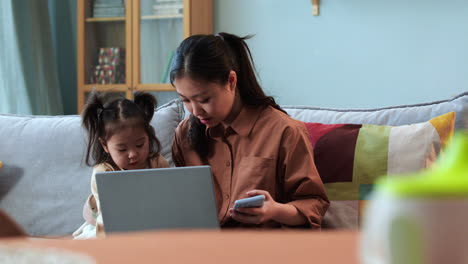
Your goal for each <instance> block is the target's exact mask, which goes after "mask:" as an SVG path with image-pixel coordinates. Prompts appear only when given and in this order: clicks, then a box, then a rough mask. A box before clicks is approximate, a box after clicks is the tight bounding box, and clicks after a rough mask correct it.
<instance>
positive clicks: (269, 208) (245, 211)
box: [229, 190, 279, 225]
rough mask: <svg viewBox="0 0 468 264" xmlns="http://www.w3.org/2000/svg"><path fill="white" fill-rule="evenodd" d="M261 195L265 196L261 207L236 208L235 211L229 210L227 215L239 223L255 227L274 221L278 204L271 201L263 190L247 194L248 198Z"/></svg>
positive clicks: (268, 194) (267, 193) (269, 196)
mask: <svg viewBox="0 0 468 264" xmlns="http://www.w3.org/2000/svg"><path fill="white" fill-rule="evenodd" d="M261 194H263V195H265V202H264V203H263V206H262V207H254V208H238V209H236V210H234V209H233V208H230V209H229V213H230V215H231V217H232V218H233V219H234V220H236V221H238V222H241V223H245V224H256V225H258V224H263V223H265V222H267V221H268V220H272V219H274V218H275V214H276V211H277V208H278V205H279V204H278V203H277V202H275V200H273V198H272V197H271V195H270V193H269V192H267V191H263V190H252V191H249V192H247V196H248V197H252V196H256V195H261Z"/></svg>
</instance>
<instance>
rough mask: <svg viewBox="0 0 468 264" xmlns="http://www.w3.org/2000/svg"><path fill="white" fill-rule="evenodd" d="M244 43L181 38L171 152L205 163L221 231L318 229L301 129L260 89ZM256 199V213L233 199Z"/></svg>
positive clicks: (317, 184) (180, 159) (320, 200)
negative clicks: (180, 105) (181, 109)
mask: <svg viewBox="0 0 468 264" xmlns="http://www.w3.org/2000/svg"><path fill="white" fill-rule="evenodd" d="M245 39H246V38H240V37H238V36H235V35H232V34H227V33H220V34H218V35H197V36H191V37H189V38H187V39H185V40H184V41H183V42H182V43H181V44H180V46H179V48H178V49H177V51H176V54H175V57H174V61H173V64H172V67H171V73H170V77H171V82H172V84H173V85H174V86H175V88H176V90H177V93H178V94H179V96H180V97H181V99H182V101H183V102H184V104H185V107H186V108H187V110H188V111H189V112H190V113H191V114H192V115H191V116H190V117H189V118H187V119H186V120H183V121H182V122H181V123H180V124H179V126H178V128H177V130H176V135H175V139H174V143H173V146H172V155H173V160H174V163H175V164H176V165H177V166H195V165H210V166H211V169H212V172H213V177H214V183H215V194H216V200H217V206H218V219H219V221H220V224H221V226H222V227H310V228H314V229H319V228H320V227H321V221H322V217H323V215H324V214H325V211H326V210H327V208H328V206H329V201H328V198H327V195H326V193H325V189H324V186H323V183H322V181H321V179H320V177H319V175H318V172H317V169H316V168H315V163H314V159H313V152H312V147H311V144H310V141H309V138H308V134H307V130H306V128H305V125H304V124H303V123H302V122H299V121H297V120H294V119H292V118H290V117H289V116H288V115H287V114H286V113H285V112H284V111H283V110H282V109H281V108H280V107H279V106H278V105H277V104H276V103H275V100H274V99H273V98H272V97H269V96H266V95H265V93H264V92H263V91H262V88H261V87H260V85H259V83H258V81H257V79H256V75H255V71H254V65H253V62H252V61H251V54H250V50H249V48H248V46H247V44H246V43H245ZM260 194H262V195H264V196H265V197H266V199H265V203H264V204H263V206H262V207H259V208H240V209H236V210H234V209H233V208H232V207H233V204H234V201H235V200H237V199H241V198H245V197H246V196H255V195H260Z"/></svg>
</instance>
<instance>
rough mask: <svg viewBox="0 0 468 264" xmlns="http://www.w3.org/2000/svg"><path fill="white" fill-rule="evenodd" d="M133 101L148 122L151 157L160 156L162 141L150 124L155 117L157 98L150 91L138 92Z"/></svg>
mask: <svg viewBox="0 0 468 264" xmlns="http://www.w3.org/2000/svg"><path fill="white" fill-rule="evenodd" d="M133 102H134V103H135V104H136V105H137V106H138V108H140V110H141V111H142V112H143V115H144V119H145V122H146V124H145V130H146V132H147V133H148V137H149V139H150V140H149V144H150V157H151V158H153V157H156V156H159V155H160V153H161V142H159V140H158V138H157V137H156V132H155V130H154V128H153V127H152V126H151V124H150V122H151V119H153V115H154V110H155V109H156V106H157V100H156V98H155V97H154V96H153V95H151V94H149V93H145V92H136V93H135V94H134V99H133Z"/></svg>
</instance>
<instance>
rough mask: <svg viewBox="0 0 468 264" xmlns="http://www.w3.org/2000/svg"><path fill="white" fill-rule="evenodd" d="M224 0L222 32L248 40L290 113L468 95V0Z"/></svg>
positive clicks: (219, 8)
mask: <svg viewBox="0 0 468 264" xmlns="http://www.w3.org/2000/svg"><path fill="white" fill-rule="evenodd" d="M320 11H321V14H320V16H317V17H315V16H312V5H311V1H309V0H294V1H286V0H235V1H233V0H214V13H215V14H214V25H215V26H214V27H215V28H214V29H215V32H220V31H226V32H231V33H235V34H240V35H245V34H255V35H256V36H255V37H254V38H253V39H251V40H249V41H248V44H249V45H250V47H251V49H252V53H253V56H254V60H255V62H256V66H257V70H258V73H259V76H260V79H261V83H262V85H263V87H264V89H265V90H266V91H267V92H268V93H269V94H272V95H274V96H275V97H276V99H277V100H278V101H279V103H281V104H302V105H314V106H322V107H339V108H348V107H352V108H373V107H383V106H390V105H398V104H412V103H421V102H427V101H432V100H440V99H445V98H449V97H451V96H452V95H455V94H458V93H461V92H463V91H467V90H468V78H467V76H468V48H467V47H468V27H467V26H466V25H468V16H467V15H466V14H468V2H466V1H464V0H446V1H436V0H411V1H407V0H394V1H385V0H351V1H350V0H322V1H321V10H320Z"/></svg>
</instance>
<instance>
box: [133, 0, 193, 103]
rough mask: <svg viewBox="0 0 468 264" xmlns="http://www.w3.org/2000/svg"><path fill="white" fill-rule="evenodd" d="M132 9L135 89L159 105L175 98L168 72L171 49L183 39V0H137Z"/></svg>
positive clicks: (173, 49) (173, 50)
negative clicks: (136, 27)
mask: <svg viewBox="0 0 468 264" xmlns="http://www.w3.org/2000/svg"><path fill="white" fill-rule="evenodd" d="M139 4H140V5H139V7H137V8H135V9H137V10H138V11H139V12H138V14H137V16H135V17H137V18H138V21H137V24H138V26H139V28H138V30H135V31H136V32H138V33H137V34H138V36H137V38H135V39H136V40H137V41H139V42H138V43H135V44H134V45H135V46H136V54H135V56H136V58H135V63H137V64H138V67H137V68H139V69H138V71H137V72H136V73H135V74H134V76H135V77H136V78H137V90H147V91H151V92H152V93H153V94H154V95H155V96H156V97H157V99H158V102H159V105H161V104H163V103H165V102H168V101H170V100H172V99H174V98H177V95H176V93H175V92H174V89H173V87H172V86H171V85H170V80H169V70H170V66H171V62H172V58H173V56H174V53H175V49H176V48H177V47H178V45H179V44H180V42H182V40H183V37H184V23H183V17H184V13H183V11H184V1H183V0H140V1H139Z"/></svg>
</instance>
